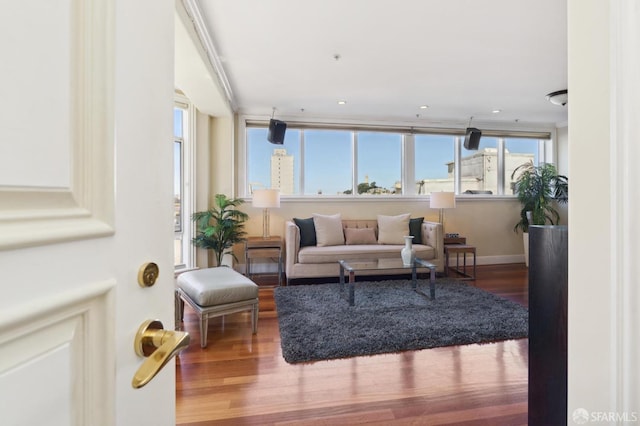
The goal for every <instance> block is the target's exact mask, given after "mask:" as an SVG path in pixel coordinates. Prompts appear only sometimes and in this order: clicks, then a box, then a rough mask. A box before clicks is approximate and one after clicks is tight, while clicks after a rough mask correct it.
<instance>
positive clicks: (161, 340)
mask: <svg viewBox="0 0 640 426" xmlns="http://www.w3.org/2000/svg"><path fill="white" fill-rule="evenodd" d="M189 341H190V337H189V333H185V332H182V331H171V330H165V329H164V327H163V326H162V323H161V322H160V321H158V320H147V321H145V322H143V323H142V325H141V326H140V328H139V329H138V332H137V333H136V337H135V340H134V349H135V351H136V353H137V354H138V355H139V356H142V357H147V359H146V360H145V361H144V363H142V365H141V366H140V368H138V371H136V374H135V375H134V376H133V380H132V381H131V386H133V387H134V388H135V389H138V388H141V387H143V386H144V385H146V384H147V383H149V382H150V381H151V379H153V378H154V377H155V376H156V374H158V371H160V370H161V369H162V367H164V366H165V365H166V364H167V362H169V360H170V359H171V358H172V357H174V356H175V355H177V354H178V352H180V351H181V350H183V349H184V348H186V347H187V346H189Z"/></svg>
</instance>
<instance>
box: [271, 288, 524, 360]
mask: <svg viewBox="0 0 640 426" xmlns="http://www.w3.org/2000/svg"><path fill="white" fill-rule="evenodd" d="M347 295H348V286H347V285H345V290H344V292H340V285H339V284H315V285H298V286H296V285H293V286H287V287H277V288H276V289H275V293H274V297H275V302H276V308H277V310H278V322H279V326H280V337H281V345H282V354H283V356H284V359H285V361H287V362H289V363H299V362H309V361H319V360H326V359H335V358H347V357H353V356H360V355H374V354H381V353H392V352H400V351H406V350H416V349H427V348H435V347H439V346H451V345H467V344H471V343H488V342H495V341H500V340H508V339H519V338H523V337H527V335H528V318H529V312H528V310H527V308H525V307H523V306H522V305H520V304H518V303H515V302H512V301H510V300H507V299H504V298H502V297H499V296H496V295H494V294H491V293H488V292H486V291H484V290H481V289H479V288H476V287H473V286H471V285H468V284H465V283H463V282H460V281H453V280H447V279H438V280H437V281H436V299H435V300H431V299H429V297H428V295H429V283H428V280H419V282H418V291H414V290H413V289H412V288H411V282H410V281H409V280H388V281H375V282H365V281H363V282H357V283H356V287H355V306H349V304H348V302H347Z"/></svg>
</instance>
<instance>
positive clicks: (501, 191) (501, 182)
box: [497, 138, 505, 195]
mask: <svg viewBox="0 0 640 426" xmlns="http://www.w3.org/2000/svg"><path fill="white" fill-rule="evenodd" d="M504 145H505V144H504V138H498V170H497V172H498V176H497V183H498V188H497V191H498V195H504V173H505V161H504V156H505V152H504Z"/></svg>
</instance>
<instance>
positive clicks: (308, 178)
mask: <svg viewBox="0 0 640 426" xmlns="http://www.w3.org/2000/svg"><path fill="white" fill-rule="evenodd" d="M352 158H353V157H352V135H351V132H346V131H342V130H307V131H305V132H304V194H305V195H310V194H318V195H321V194H327V195H340V194H344V193H345V192H346V193H351V190H352V180H353V179H352V174H351V165H352V164H353V159H352Z"/></svg>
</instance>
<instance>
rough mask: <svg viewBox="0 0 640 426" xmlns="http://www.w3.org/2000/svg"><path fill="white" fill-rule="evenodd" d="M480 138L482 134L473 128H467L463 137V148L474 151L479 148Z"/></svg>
mask: <svg viewBox="0 0 640 426" xmlns="http://www.w3.org/2000/svg"><path fill="white" fill-rule="evenodd" d="M480 136H482V132H481V131H480V130H479V129H476V128H475V127H467V133H466V134H465V136H464V147H465V149H468V150H476V149H478V146H480Z"/></svg>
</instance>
